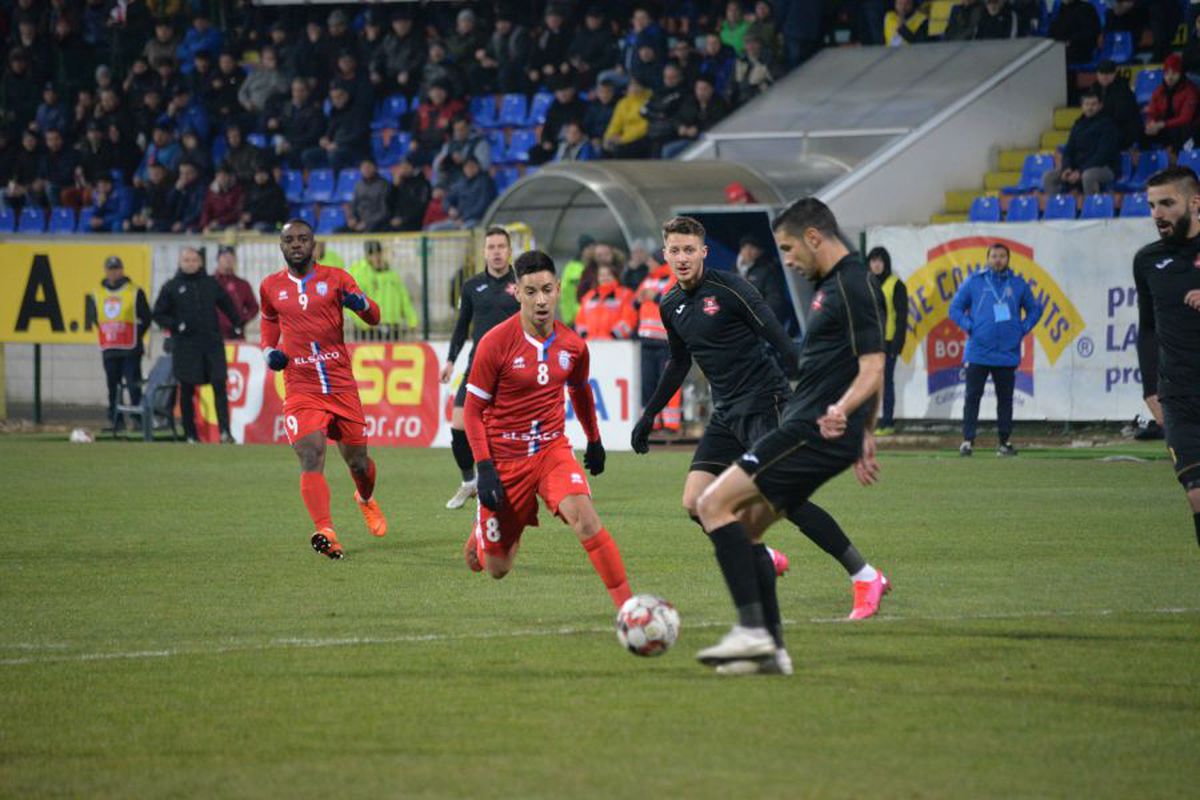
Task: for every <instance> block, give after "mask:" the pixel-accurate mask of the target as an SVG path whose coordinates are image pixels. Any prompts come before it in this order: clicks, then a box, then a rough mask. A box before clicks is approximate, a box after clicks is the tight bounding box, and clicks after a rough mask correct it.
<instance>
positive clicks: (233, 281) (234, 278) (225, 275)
mask: <svg viewBox="0 0 1200 800" xmlns="http://www.w3.org/2000/svg"><path fill="white" fill-rule="evenodd" d="M213 277H214V278H215V279H216V281H217V283H219V284H220V285H221V288H222V289H224V290H225V294H227V295H229V299H230V300H232V301H233V307H234V309H236V310H237V313H238V317H239V321H238V322H237V323H235V322H234V321H233V320H231V319H230V318H229V317H228V315H226V314H225V311H224V310H223V309H222V308H221V306H217V325H218V326H219V327H220V329H221V338H222V339H224V340H225V341H227V342H228V341H245V339H246V333H245V327H246V325H247V324H248V323H249V322H250V321H251V320H253V319H254V318H255V317H257V316H258V298H257V297H255V293H254V287H253V286H251V285H250V282H249V281H247V280H246V279H245V278H241V277H239V276H238V274H237V251H236V250H234V249H233V248H232V247H230V246H228V245H222V246H221V247H219V248H217V268H216V269H215V270H214V271H213Z"/></svg>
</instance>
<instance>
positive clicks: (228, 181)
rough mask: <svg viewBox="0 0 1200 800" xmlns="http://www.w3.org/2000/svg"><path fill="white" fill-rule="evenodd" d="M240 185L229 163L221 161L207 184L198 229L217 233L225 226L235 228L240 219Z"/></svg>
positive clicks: (241, 197) (241, 193)
mask: <svg viewBox="0 0 1200 800" xmlns="http://www.w3.org/2000/svg"><path fill="white" fill-rule="evenodd" d="M242 200H243V192H242V187H241V186H239V185H238V181H237V176H236V175H234V174H233V169H232V168H231V167H230V166H229V164H227V163H225V162H222V163H221V165H220V166H218V167H217V176H216V177H215V178H213V181H212V183H211V184H209V187H208V191H207V192H206V193H205V195H204V204H203V206H201V210H200V230H202V231H203V232H204V233H217V232H218V231H223V230H225V229H226V228H236V227H237V225H238V223H239V222H240V221H241V219H242Z"/></svg>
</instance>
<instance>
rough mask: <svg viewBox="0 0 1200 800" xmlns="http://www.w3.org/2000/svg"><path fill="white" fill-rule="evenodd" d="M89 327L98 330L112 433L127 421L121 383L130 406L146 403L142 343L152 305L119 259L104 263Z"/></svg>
mask: <svg viewBox="0 0 1200 800" xmlns="http://www.w3.org/2000/svg"><path fill="white" fill-rule="evenodd" d="M84 319H85V324H86V325H87V326H89V327H90V326H92V325H95V326H96V335H97V336H98V338H99V340H100V355H101V360H102V361H103V363H104V377H105V379H106V380H107V382H108V421H109V424H110V425H112V430H113V431H114V432H116V431H117V430H118V429H120V427H121V425H122V424H123V423H124V420H123V419H121V418H120V417H119V415H118V414H117V399H118V396H119V394H120V392H121V381H122V379H124V381H125V385H126V386H128V387H129V402H130V403H131V404H132V405H135V406H136V405H138V404H139V403H141V402H142V353H143V348H142V340H143V339H144V338H145V336H146V331H147V330H149V329H150V320H151V316H150V302H149V301H148V300H147V299H146V293H145V292H143V291H142V289H141V287H140V286H138V285H137V284H136V283H134V282H133V281H131V280H130V279H129V278H128V277H126V275H125V265H124V264H123V263H122V262H121V259H120V258H118V257H117V256H109V257H108V258H107V259H106V260H105V262H104V280H102V281H100V287H99V288H98V289H96V290H95V291H93V292H92V293H91V294H90V295H88V298H87V308H86V310H85V314H84Z"/></svg>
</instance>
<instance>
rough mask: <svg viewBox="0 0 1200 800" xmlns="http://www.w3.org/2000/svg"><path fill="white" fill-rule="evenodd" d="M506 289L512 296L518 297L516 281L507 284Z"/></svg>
mask: <svg viewBox="0 0 1200 800" xmlns="http://www.w3.org/2000/svg"><path fill="white" fill-rule="evenodd" d="M504 291H506V292H508V293H509V294H510V295H511V296H513V297H516V296H517V285H516V284H515V283H508V284H505V285H504Z"/></svg>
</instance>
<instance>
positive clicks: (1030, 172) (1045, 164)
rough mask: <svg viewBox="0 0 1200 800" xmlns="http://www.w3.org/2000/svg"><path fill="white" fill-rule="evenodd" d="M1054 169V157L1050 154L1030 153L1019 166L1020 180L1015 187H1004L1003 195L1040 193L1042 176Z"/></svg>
mask: <svg viewBox="0 0 1200 800" xmlns="http://www.w3.org/2000/svg"><path fill="white" fill-rule="evenodd" d="M1052 169H1054V156H1053V154H1051V153H1030V154H1029V155H1027V156H1025V163H1024V164H1023V165H1021V179H1020V180H1019V181H1017V185H1016V186H1005V187H1004V193H1005V194H1027V193H1029V192H1037V191H1041V188H1042V176H1043V175H1045V174H1046V173H1047V172H1049V171H1050V170H1052Z"/></svg>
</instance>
